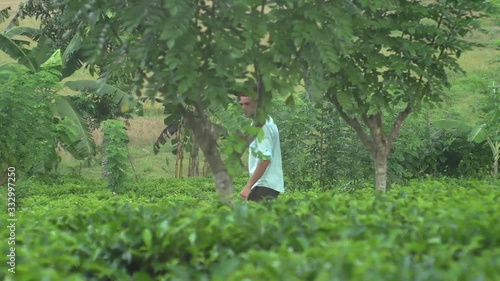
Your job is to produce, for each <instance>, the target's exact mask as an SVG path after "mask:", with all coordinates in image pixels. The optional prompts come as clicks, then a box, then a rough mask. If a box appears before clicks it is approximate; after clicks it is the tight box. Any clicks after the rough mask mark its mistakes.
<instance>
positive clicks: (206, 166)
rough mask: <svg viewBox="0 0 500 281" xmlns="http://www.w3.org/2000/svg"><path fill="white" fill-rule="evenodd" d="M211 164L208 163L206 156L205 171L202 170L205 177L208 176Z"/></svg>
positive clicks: (204, 161)
mask: <svg viewBox="0 0 500 281" xmlns="http://www.w3.org/2000/svg"><path fill="white" fill-rule="evenodd" d="M209 168H210V167H209V165H208V161H207V159H206V158H205V160H203V171H202V175H203V176H204V177H206V176H207V175H208V170H209Z"/></svg>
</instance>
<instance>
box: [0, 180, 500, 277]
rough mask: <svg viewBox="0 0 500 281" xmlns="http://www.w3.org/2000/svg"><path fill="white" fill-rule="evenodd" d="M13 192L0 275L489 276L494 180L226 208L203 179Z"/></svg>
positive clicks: (497, 190)
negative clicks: (12, 245)
mask: <svg viewBox="0 0 500 281" xmlns="http://www.w3.org/2000/svg"><path fill="white" fill-rule="evenodd" d="M237 184H239V181H237ZM20 187H22V188H23V190H24V191H23V192H22V197H21V198H20V201H21V206H22V207H21V209H20V210H19V211H18V214H17V216H18V221H17V229H16V273H15V274H12V273H10V272H7V271H6V270H5V271H4V272H3V273H2V274H4V273H5V276H6V279H4V280H221V281H222V280H224V281H225V280H325V281H330V280H384V281H386V280H500V235H499V233H500V185H499V183H498V182H486V181H457V180H450V181H447V180H439V181H432V180H426V181H413V182H410V183H409V184H408V185H406V186H394V187H393V188H392V189H391V190H390V191H389V192H388V193H387V194H385V195H379V194H376V193H375V192H374V191H373V190H372V189H368V188H367V189H360V190H356V191H350V192H343V191H340V190H338V189H335V188H332V189H331V190H330V191H327V192H319V191H308V192H305V193H300V192H290V193H288V194H284V195H283V196H281V197H280V198H279V199H278V200H277V201H276V202H272V203H267V202H266V203H253V202H250V203H246V202H241V201H236V202H235V204H234V206H232V207H229V206H224V205H220V204H218V203H217V197H216V196H215V194H214V191H213V184H212V181H211V179H192V180H151V181H144V182H143V183H142V184H140V185H138V184H137V183H135V184H134V185H132V184H131V185H130V186H129V187H128V188H129V191H128V192H125V193H123V194H116V195H113V194H112V193H111V192H110V191H108V190H106V188H105V183H101V182H98V181H95V182H92V181H83V180H69V181H67V182H62V183H57V184H43V183H35V182H31V183H30V182H27V183H24V184H20ZM20 194H21V193H20ZM4 233H5V234H4ZM7 235H8V234H7V233H6V232H5V229H3V230H2V237H7ZM2 246H3V249H4V252H7V251H8V245H7V243H4V245H2ZM2 256H3V260H2V264H4V265H5V264H6V262H7V260H6V259H7V257H6V255H2Z"/></svg>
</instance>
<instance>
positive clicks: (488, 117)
mask: <svg viewBox="0 0 500 281" xmlns="http://www.w3.org/2000/svg"><path fill="white" fill-rule="evenodd" d="M499 88H500V86H495V84H493V85H492V86H491V87H490V89H491V91H490V92H489V93H488V94H487V95H486V97H485V99H483V100H480V102H481V103H480V109H481V111H482V112H483V114H484V115H483V118H482V121H483V122H481V123H479V124H469V123H468V122H466V121H463V120H457V119H441V120H437V121H436V122H435V123H434V124H435V125H436V126H437V127H440V128H443V129H454V130H455V131H457V132H459V133H468V140H469V141H473V142H475V143H483V142H485V141H486V142H487V143H488V145H489V147H490V149H491V153H492V158H493V166H492V176H493V178H497V177H498V160H499V158H500V95H499V91H498V89H499Z"/></svg>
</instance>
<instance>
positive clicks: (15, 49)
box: [0, 33, 38, 72]
mask: <svg viewBox="0 0 500 281" xmlns="http://www.w3.org/2000/svg"><path fill="white" fill-rule="evenodd" d="M0 50H1V51H3V52H4V53H6V54H7V55H9V56H10V57H11V58H13V59H15V60H17V61H21V60H24V62H25V63H24V65H26V67H28V68H29V69H30V70H31V71H32V72H37V70H38V65H37V63H36V62H35V61H34V60H33V59H31V58H28V54H27V53H26V52H25V50H24V49H23V48H21V47H20V46H19V45H17V44H16V43H15V42H14V41H13V40H12V39H11V38H9V37H7V36H6V35H5V34H3V33H0Z"/></svg>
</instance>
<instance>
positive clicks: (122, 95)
mask: <svg viewBox="0 0 500 281" xmlns="http://www.w3.org/2000/svg"><path fill="white" fill-rule="evenodd" d="M64 85H65V86H66V87H68V88H70V89H71V90H73V91H79V92H92V93H95V94H97V95H101V96H102V95H110V96H112V97H113V99H112V101H113V102H114V103H116V104H118V105H120V106H123V105H127V106H129V107H130V108H132V107H134V106H135V104H136V100H135V99H134V98H133V97H132V95H130V94H128V93H126V92H124V91H122V90H120V89H118V88H116V87H114V86H111V85H109V84H104V83H101V82H99V81H97V80H78V81H68V82H66V83H64Z"/></svg>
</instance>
